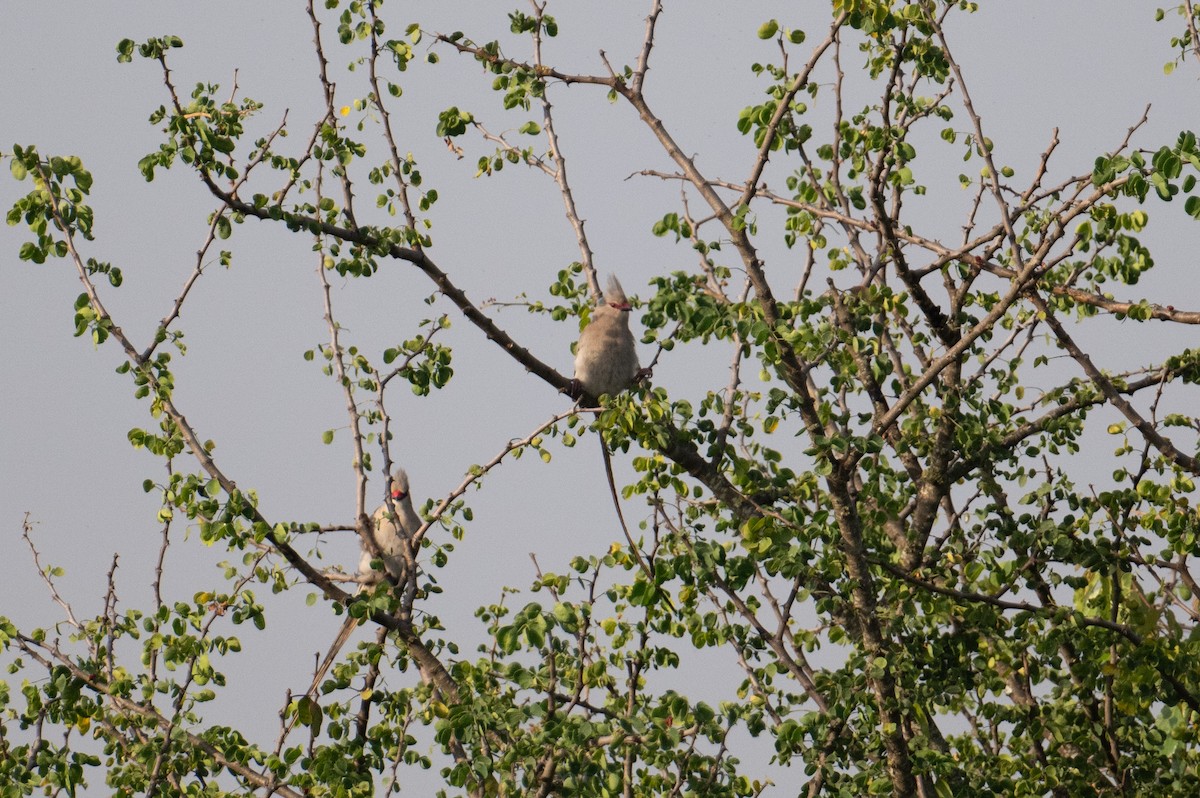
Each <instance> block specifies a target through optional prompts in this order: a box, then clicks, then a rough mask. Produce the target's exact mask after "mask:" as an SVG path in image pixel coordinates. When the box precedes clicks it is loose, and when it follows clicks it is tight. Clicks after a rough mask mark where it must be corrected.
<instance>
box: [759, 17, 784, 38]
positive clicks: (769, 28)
mask: <svg viewBox="0 0 1200 798" xmlns="http://www.w3.org/2000/svg"><path fill="white" fill-rule="evenodd" d="M778 32H779V23H778V22H777V21H775V20H773V19H772V20H768V21H767V22H764V23H763V24H762V26H761V27H759V29H758V38H760V39H770V38H771V37H772V36H774V35H775V34H776V33H778Z"/></svg>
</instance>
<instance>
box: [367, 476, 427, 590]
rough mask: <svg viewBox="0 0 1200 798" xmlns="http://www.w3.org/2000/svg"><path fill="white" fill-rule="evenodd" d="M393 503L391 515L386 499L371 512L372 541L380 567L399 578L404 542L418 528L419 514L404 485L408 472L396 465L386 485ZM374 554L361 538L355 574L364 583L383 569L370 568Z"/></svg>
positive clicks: (403, 559) (403, 561)
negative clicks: (361, 549)
mask: <svg viewBox="0 0 1200 798" xmlns="http://www.w3.org/2000/svg"><path fill="white" fill-rule="evenodd" d="M388 491H389V492H390V493H391V495H392V504H393V505H395V508H396V515H395V516H393V515H392V511H391V509H390V508H389V507H388V503H387V502H384V503H383V504H381V505H379V509H377V510H376V511H375V513H374V515H373V516H372V520H373V521H374V522H375V543H376V545H378V546H379V553H380V555H381V559H382V562H383V569H384V571H386V573H387V574H388V575H389V576H391V577H392V578H393V579H395V580H397V581H400V580H402V579H403V578H404V574H405V557H404V546H405V543H406V541H408V540H410V539H411V538H412V536H413V533H414V532H416V531H417V530H418V529H420V528H421V517H420V516H418V515H417V511H416V510H415V509H413V503H412V495H411V494H410V493H409V488H408V474H406V473H405V472H404V469H403V468H397V469H396V470H395V471H394V472H393V473H392V481H391V484H390V485H389V486H388ZM374 559H375V557H374V555H373V554H372V552H371V550H370V548H369V547H368V546H367V544H366V542H365V541H364V542H363V552H362V559H360V560H359V563H358V573H359V578H360V579H362V580H363V582H364V583H369V582H374V581H377V580H379V579H380V578H382V576H383V571H376V570H374V569H373V568H371V561H372V560H374Z"/></svg>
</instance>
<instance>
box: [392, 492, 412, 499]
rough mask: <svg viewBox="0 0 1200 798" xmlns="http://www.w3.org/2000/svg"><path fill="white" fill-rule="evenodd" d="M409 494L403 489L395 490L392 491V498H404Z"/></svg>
mask: <svg viewBox="0 0 1200 798" xmlns="http://www.w3.org/2000/svg"><path fill="white" fill-rule="evenodd" d="M407 495H408V494H406V493H405V492H404V491H402V490H394V491H392V498H393V499H403V498H404V497H405V496H407Z"/></svg>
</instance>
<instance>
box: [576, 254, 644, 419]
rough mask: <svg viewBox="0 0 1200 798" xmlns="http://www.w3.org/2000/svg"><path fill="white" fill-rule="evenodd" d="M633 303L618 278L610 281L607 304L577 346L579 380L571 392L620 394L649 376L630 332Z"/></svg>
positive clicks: (598, 309) (601, 306)
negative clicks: (630, 302) (631, 305)
mask: <svg viewBox="0 0 1200 798" xmlns="http://www.w3.org/2000/svg"><path fill="white" fill-rule="evenodd" d="M629 311H630V307H629V300H628V299H626V298H625V290H624V289H623V288H621V283H620V281H618V280H617V278H616V277H615V276H610V277H609V278H608V286H607V288H606V289H605V291H604V299H603V301H602V302H601V303H600V304H599V305H598V306H597V307H596V309H595V310H593V311H592V319H591V321H590V322H589V323H588V326H586V327H584V328H583V332H582V333H581V334H580V335H579V343H578V344H577V345H576V347H575V379H573V380H571V388H570V390H569V393H570V395H571V396H572V397H575V398H578V397H579V396H581V395H582V394H584V393H586V394H588V395H589V396H591V397H593V398H596V399H598V398H600V396H601V395H603V394H609V395H613V394H618V393H620V392H621V391H623V390H625V389H626V388H628V387H629V386H630V385H632V384H633V383H634V382H636V381H637V380H639V379H641V378H643V377H645V376H648V372H647V371H645V370H643V369H642V368H641V365H640V364H639V363H638V356H637V345H636V343H637V342H636V341H635V340H634V337H633V332H631V331H630V329H629Z"/></svg>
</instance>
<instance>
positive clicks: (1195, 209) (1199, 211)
mask: <svg viewBox="0 0 1200 798" xmlns="http://www.w3.org/2000/svg"><path fill="white" fill-rule="evenodd" d="M1183 209H1184V210H1185V211H1187V215H1188V216H1190V217H1192V218H1193V219H1200V197H1188V198H1187V202H1185V203H1183Z"/></svg>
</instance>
